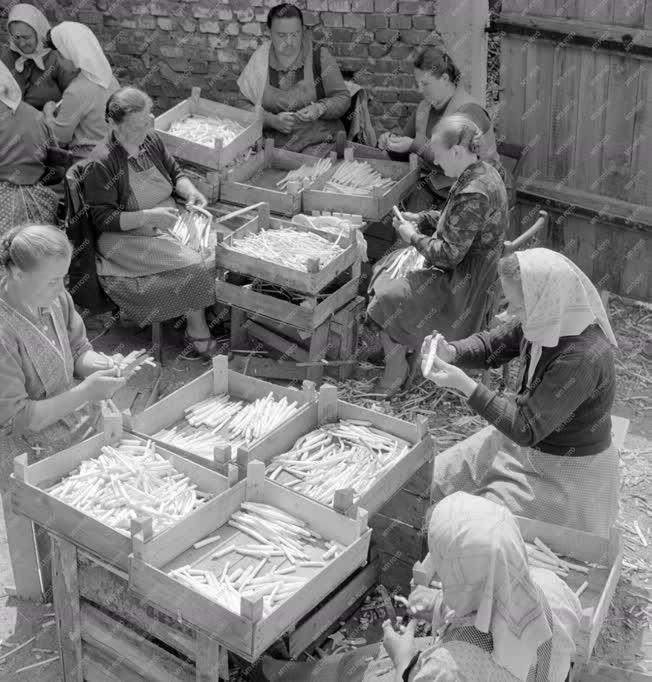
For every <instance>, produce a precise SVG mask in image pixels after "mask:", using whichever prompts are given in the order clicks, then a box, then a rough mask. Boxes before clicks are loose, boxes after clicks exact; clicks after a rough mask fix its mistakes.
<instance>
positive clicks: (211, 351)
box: [183, 333, 224, 360]
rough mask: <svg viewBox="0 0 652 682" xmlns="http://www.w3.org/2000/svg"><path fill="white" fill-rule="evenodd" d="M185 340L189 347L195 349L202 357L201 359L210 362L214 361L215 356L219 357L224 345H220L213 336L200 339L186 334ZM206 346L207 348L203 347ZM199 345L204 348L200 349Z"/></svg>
mask: <svg viewBox="0 0 652 682" xmlns="http://www.w3.org/2000/svg"><path fill="white" fill-rule="evenodd" d="M183 339H184V341H185V342H186V344H187V345H188V346H192V347H193V349H194V351H195V353H197V354H198V355H201V357H203V358H208V359H209V360H210V359H212V358H213V357H214V356H215V355H217V354H218V352H219V351H220V349H221V348H222V347H223V345H224V344H222V343H220V342H219V341H218V340H217V339H214V338H213V337H212V336H207V337H204V338H200V337H195V336H189V335H188V333H186V334H184V337H183ZM204 344H205V347H203V346H204ZM198 345H199V346H202V347H203V348H201V349H200V348H199V347H198Z"/></svg>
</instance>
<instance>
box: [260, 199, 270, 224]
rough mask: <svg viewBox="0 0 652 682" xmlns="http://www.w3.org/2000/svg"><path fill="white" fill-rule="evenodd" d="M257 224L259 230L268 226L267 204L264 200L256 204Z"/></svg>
mask: <svg viewBox="0 0 652 682" xmlns="http://www.w3.org/2000/svg"><path fill="white" fill-rule="evenodd" d="M258 225H259V228H260V229H261V230H266V229H267V228H268V227H269V204H266V203H264V202H261V203H260V204H258Z"/></svg>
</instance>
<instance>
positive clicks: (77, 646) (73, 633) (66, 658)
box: [52, 537, 83, 682]
mask: <svg viewBox="0 0 652 682" xmlns="http://www.w3.org/2000/svg"><path fill="white" fill-rule="evenodd" d="M52 595H53V602H54V611H55V614H56V621H57V639H58V643H59V652H60V655H61V670H62V673H63V679H64V680H66V682H82V679H83V670H82V642H81V615H80V604H79V583H78V580H77V548H76V547H75V546H74V545H73V544H71V543H70V542H68V541H66V540H62V539H59V538H54V537H53V538H52Z"/></svg>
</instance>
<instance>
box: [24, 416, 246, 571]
mask: <svg viewBox="0 0 652 682" xmlns="http://www.w3.org/2000/svg"><path fill="white" fill-rule="evenodd" d="M125 435H126V434H124V433H123V431H122V424H121V423H120V421H119V415H118V421H117V423H113V424H112V425H111V427H110V428H107V430H106V431H105V432H104V433H101V434H98V435H97V436H94V437H93V438H89V439H88V440H85V441H82V442H81V443H78V444H77V445H74V446H72V447H70V448H67V449H66V450H62V451H61V452H58V453H57V454H55V455H52V456H51V457H48V458H46V459H44V460H41V461H40V462H36V463H35V464H31V465H27V463H26V456H25V455H20V456H19V457H17V458H16V461H15V473H14V474H12V476H11V480H12V483H11V485H12V500H13V505H14V510H15V511H16V513H18V514H23V515H24V516H26V517H27V518H29V519H30V520H32V521H33V522H34V523H36V524H38V525H39V526H42V527H43V528H45V529H46V530H47V531H49V532H52V533H55V534H56V535H58V536H60V537H63V538H66V539H67V540H70V542H72V543H73V544H75V545H77V546H78V547H81V548H83V549H86V550H88V551H90V552H93V553H94V554H96V555H97V556H98V557H101V558H102V559H104V560H105V561H107V562H108V563H110V564H112V565H115V566H118V567H119V568H122V569H126V568H127V565H128V557H129V554H130V553H131V551H132V546H131V545H132V538H131V536H130V534H129V533H126V532H124V531H120V530H117V529H114V528H112V527H111V526H108V525H107V524H105V523H103V522H101V521H99V520H98V519H97V518H95V517H93V516H91V515H89V514H87V513H86V512H84V511H81V510H79V509H77V508H75V507H73V506H71V505H69V504H68V503H66V502H63V501H62V500H59V499H57V498H56V497H54V496H53V495H51V494H50V493H48V492H47V489H48V488H51V487H52V486H54V485H55V484H57V483H58V482H59V481H61V479H62V478H64V477H65V476H67V475H68V474H70V473H71V472H72V471H73V470H74V469H75V468H76V467H78V466H79V465H80V464H81V462H83V461H85V460H89V459H94V458H96V457H98V456H99V455H100V453H101V449H102V447H103V446H104V445H116V444H118V443H119V442H120V440H121V439H122V438H123V436H125ZM128 438H129V439H134V438H135V439H136V440H139V441H140V442H142V443H143V444H144V443H145V442H146V441H145V440H144V439H140V438H137V437H135V436H133V435H131V434H129V435H128ZM156 450H157V452H158V453H159V454H160V455H161V456H162V457H164V458H165V459H167V460H168V461H169V462H171V463H172V465H173V466H174V467H175V468H176V469H177V470H178V471H179V472H180V473H184V474H185V475H186V476H188V477H189V478H190V480H191V481H192V482H193V483H194V484H196V485H197V488H198V489H199V490H202V491H204V492H207V493H209V494H211V495H212V497H211V499H210V500H208V501H207V502H206V503H205V504H204V505H202V506H201V507H199V508H198V509H196V510H195V511H193V512H191V513H190V514H188V515H187V516H185V517H184V518H182V519H181V520H180V521H177V522H176V523H175V524H173V525H172V526H170V527H168V528H166V529H165V530H163V531H161V532H158V533H156V534H155V535H153V536H152V537H150V538H148V540H147V543H146V544H147V551H148V552H151V554H152V555H155V556H158V557H162V558H168V560H169V559H171V558H172V556H174V544H175V543H176V542H178V541H179V538H183V537H185V536H187V535H188V533H190V532H192V530H193V529H194V528H198V527H201V526H202V525H203V524H205V522H206V519H210V518H212V517H213V516H214V515H215V513H216V512H217V510H218V508H219V506H220V501H219V497H218V496H219V493H223V492H225V491H226V490H228V489H229V487H230V486H231V485H232V484H233V483H235V482H236V481H237V471H235V467H232V468H231V470H230V473H229V475H228V476H223V475H221V474H218V473H217V472H215V471H211V470H210V469H207V468H205V467H203V466H200V465H198V464H195V463H194V462H191V461H189V460H188V459H187V458H185V457H181V456H179V455H177V454H175V453H173V452H170V451H169V450H166V449H164V448H162V447H158V446H157V448H156ZM136 525H137V524H135V522H132V532H133V530H134V527H135V526H136ZM170 552H173V555H172V556H170Z"/></svg>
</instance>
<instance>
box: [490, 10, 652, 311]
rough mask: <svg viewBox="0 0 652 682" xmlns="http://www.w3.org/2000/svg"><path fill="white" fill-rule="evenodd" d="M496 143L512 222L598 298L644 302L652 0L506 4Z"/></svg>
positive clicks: (650, 207)
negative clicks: (579, 275)
mask: <svg viewBox="0 0 652 682" xmlns="http://www.w3.org/2000/svg"><path fill="white" fill-rule="evenodd" d="M493 30H495V31H499V32H500V35H501V88H502V89H503V93H502V95H503V96H502V102H501V106H500V112H499V116H498V120H499V133H500V135H501V136H502V137H503V138H504V139H505V140H506V141H508V142H515V143H518V144H522V145H525V146H526V148H527V150H528V154H527V157H526V160H525V162H524V164H523V166H522V168H521V172H520V180H519V190H520V191H519V206H518V210H517V216H518V217H519V218H520V221H521V224H522V226H523V227H526V226H527V225H528V224H529V223H531V222H533V220H534V219H535V218H536V210H537V207H539V206H540V207H544V208H548V209H550V210H551V212H552V216H553V220H552V221H551V226H550V232H549V234H548V235H547V239H548V245H550V246H551V247H552V248H555V249H556V250H562V251H563V252H564V253H566V255H568V256H569V257H570V258H572V259H573V260H574V261H575V262H577V263H578V265H580V266H581V267H582V268H583V269H584V270H585V272H587V274H588V275H590V276H591V277H592V279H593V280H594V282H596V283H597V284H599V286H600V287H601V288H603V289H606V290H609V291H612V292H615V293H621V294H624V295H627V296H630V297H633V298H638V299H641V300H647V301H650V300H652V278H651V277H650V270H651V269H652V268H651V267H650V263H652V153H651V152H652V0H503V2H502V9H501V12H500V14H499V15H498V17H497V19H496V20H495V21H494V25H493Z"/></svg>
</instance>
